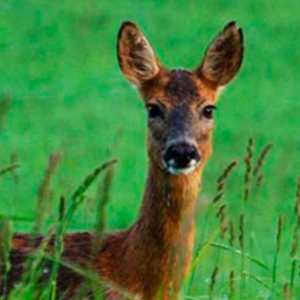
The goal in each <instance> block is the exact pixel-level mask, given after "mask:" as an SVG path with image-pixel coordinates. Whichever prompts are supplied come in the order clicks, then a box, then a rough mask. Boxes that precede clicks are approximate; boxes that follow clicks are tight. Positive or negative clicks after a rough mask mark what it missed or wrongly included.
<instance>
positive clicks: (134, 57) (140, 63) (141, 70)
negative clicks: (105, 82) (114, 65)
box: [117, 22, 161, 86]
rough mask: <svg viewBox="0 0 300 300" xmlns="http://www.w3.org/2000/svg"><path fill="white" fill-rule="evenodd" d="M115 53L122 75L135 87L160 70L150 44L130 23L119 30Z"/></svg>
mask: <svg viewBox="0 0 300 300" xmlns="http://www.w3.org/2000/svg"><path fill="white" fill-rule="evenodd" d="M117 51H118V59H119V65H120V68H121V70H122V72H123V74H124V75H125V77H126V78H127V79H128V80H129V81H131V82H132V83H134V84H136V85H137V86H141V85H142V84H143V82H145V81H147V80H150V79H152V78H154V77H155V76H156V75H157V74H158V73H159V71H160V69H161V65H160V63H159V61H158V59H157V57H156V55H155V53H154V51H153V49H152V47H151V45H150V43H149V42H148V41H147V39H146V37H145V36H144V34H143V33H142V32H141V31H140V30H139V28H138V27H137V26H136V25H135V24H133V23H131V22H125V23H123V24H122V26H121V28H120V31H119V35H118V46H117Z"/></svg>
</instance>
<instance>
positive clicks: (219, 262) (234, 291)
mask: <svg viewBox="0 0 300 300" xmlns="http://www.w3.org/2000/svg"><path fill="white" fill-rule="evenodd" d="M0 4H1V10H0V32H1V37H0V53H1V60H0V71H1V76H0V93H1V95H2V98H1V101H0V151H1V156H0V176H1V177H0V194H1V211H0V216H1V230H0V231H1V233H0V234H1V241H0V249H1V253H2V254H1V256H0V257H1V260H3V261H4V262H7V251H8V250H9V248H10V245H9V243H7V240H6V239H3V238H2V237H3V236H6V237H7V236H10V235H11V234H12V228H11V223H12V225H13V230H14V231H21V232H24V231H25V232H28V231H32V230H34V231H40V230H41V231H44V233H45V234H46V235H47V232H49V230H50V229H49V228H52V227H51V226H52V224H61V222H62V220H64V213H63V207H64V206H66V207H67V208H70V207H71V206H72V201H71V200H70V199H74V198H72V197H73V196H74V194H73V191H74V187H76V186H77V185H78V182H80V180H81V178H82V175H83V174H86V173H88V172H89V170H92V169H93V168H94V166H96V165H98V164H99V163H101V162H103V161H108V160H109V159H111V158H117V159H118V161H119V163H118V164H117V166H116V167H115V172H114V175H115V176H114V178H113V180H112V185H111V189H110V191H109V198H110V201H109V202H108V205H107V209H106V213H105V219H106V224H107V228H106V229H105V230H115V229H121V228H125V227H128V226H129V225H130V224H131V223H132V222H133V220H134V219H135V217H136V214H137V211H138V207H139V204H140V202H141V198H142V193H143V188H144V185H145V175H146V169H147V159H146V150H145V149H146V147H145V135H146V122H145V112H144V108H143V103H142V101H140V100H139V99H138V95H137V93H136V91H135V90H133V89H132V88H130V86H129V85H128V84H127V82H125V80H124V79H123V77H122V75H120V72H119V70H118V66H117V60H116V53H115V52H116V51H115V43H116V34H117V30H118V28H119V26H120V24H121V22H122V21H124V20H132V21H134V22H136V23H138V24H139V25H140V26H141V28H143V30H144V31H145V32H146V34H147V36H148V38H149V39H150V41H152V43H153V45H155V46H156V49H157V52H158V55H159V57H160V58H161V60H162V61H163V62H164V63H165V64H166V65H167V66H170V67H174V66H175V67H176V66H178V65H179V66H184V67H187V68H193V67H195V66H196V65H197V64H198V63H199V62H200V61H199V60H200V59H201V57H202V54H203V52H204V50H205V49H204V47H205V46H206V45H207V42H209V41H210V39H211V38H213V37H214V36H215V34H216V32H217V31H218V30H221V29H222V27H223V26H224V25H225V24H226V23H227V22H228V21H230V20H232V19H236V20H237V22H238V24H240V26H241V27H242V28H243V30H244V35H245V44H246V53H245V62H244V65H243V67H242V71H241V72H240V74H239V76H238V78H237V79H236V80H235V81H234V83H233V84H232V85H231V86H229V87H228V89H227V90H226V91H224V94H223V96H222V99H221V101H220V103H219V105H218V112H217V128H216V132H215V138H214V144H215V149H214V154H213V157H212V159H211V161H210V162H209V164H208V165H207V166H206V169H205V172H204V176H203V177H204V182H203V188H202V193H201V195H200V199H199V209H198V214H197V227H198V237H197V251H196V253H195V261H194V264H193V268H192V272H191V274H190V276H189V277H188V279H187V282H186V284H185V287H184V289H183V295H184V296H185V297H186V298H187V299H251V300H252V299H253V300H254V299H298V298H299V293H300V284H299V280H300V278H299V247H298V238H299V207H300V204H299V202H300V196H299V195H300V192H299V190H300V187H299V186H300V184H299V181H298V180H297V178H298V176H299V151H300V149H299V125H300V118H299V106H300V103H299V101H298V99H297V98H298V87H299V83H298V81H299V67H298V66H299V63H300V61H299V49H298V47H297V46H298V45H299V42H300V37H299V33H298V32H299V26H300V25H299V24H300V22H299V14H297V13H296V12H297V8H298V3H297V2H295V1H291V0H287V1H285V2H283V1H277V2H274V3H271V2H270V1H267V0H262V1H259V2H253V1H250V0H247V1H237V0H232V1H222V0H218V1H210V2H206V3H205V2H195V1H182V0H179V1H176V2H175V1H173V2H171V1H152V2H150V1H138V2H137V1H135V2H133V1H127V0H126V1H118V3H116V2H115V1H81V2H74V1H69V0H64V1H48V2H47V1H36V0H29V1H27V2H26V5H25V4H20V3H19V2H16V1H10V2H4V1H2V2H0ZM250 136H251V137H253V138H252V139H250V140H249V141H248V137H250ZM247 142H248V145H247V150H246V151H245V144H246V143H247ZM270 143H271V144H272V145H273V147H271V144H270ZM51 153H52V156H51V158H50V159H49V164H48V167H47V168H46V171H44V170H45V166H46V165H47V160H48V157H49V155H51ZM232 161H237V162H238V163H231V162H232ZM230 163H231V164H230ZM226 166H228V167H226ZM109 169H110V168H109ZM223 170H225V171H223ZM43 172H45V174H44V175H43ZM222 172H223V173H222ZM100 176H101V174H100ZM109 176H112V175H106V177H105V178H106V179H105V178H104V180H106V182H107V177H109ZM110 178H112V177H110ZM218 179H219V180H218ZM108 181H109V180H108ZM101 182H102V180H100V186H98V189H97V184H94V185H93V186H92V187H91V188H90V189H89V190H88V191H86V190H84V194H85V199H84V202H82V203H81V205H80V206H79V207H78V208H77V209H76V211H75V210H74V211H72V214H71V216H72V220H71V217H70V216H69V217H68V221H70V224H69V225H68V230H72V231H75V230H76V231H78V230H86V229H94V228H95V223H97V225H96V226H97V228H98V230H99V231H100V232H102V230H103V228H104V223H103V222H101V221H99V214H100V216H102V217H101V220H102V219H103V216H104V213H103V211H102V209H103V207H105V206H106V203H101V202H99V199H103V197H102V196H103V195H104V194H105V195H107V194H108V191H107V190H105V189H103V186H101ZM109 182H110V183H111V181H109ZM110 183H109V185H110ZM105 186H107V185H105ZM72 195H73V196H72ZM101 195H102V196H101ZM62 199H67V200H62ZM68 199H69V200H68ZM78 199H79V198H78ZM97 199H98V201H97ZM99 203H100V204H99ZM59 207H60V210H59ZM95 207H99V208H101V209H100V213H99V211H97V212H95V211H96V210H95ZM36 208H38V209H37V211H36ZM67 208H66V209H67ZM59 211H60V213H59ZM67 211H68V210H67ZM41 212H45V214H41ZM59 215H61V218H60V221H57V220H58V219H59ZM95 220H97V222H96V221H95ZM58 228H59V226H58ZM57 230H59V229H57ZM63 230H65V228H64V229H63ZM50 232H52V231H51V230H50ZM41 253H43V249H41ZM59 254H60V249H58V251H57V253H56V255H57V257H59ZM41 256H42V254H41ZM38 257H40V256H38ZM5 268H9V265H8V264H5ZM86 276H89V274H86ZM31 278H35V277H34V276H33V277H31ZM53 278H54V279H55V274H54V277H53ZM54 282H55V280H54ZM27 283H28V282H27ZM31 283H32V282H31ZM25 287H29V285H23V288H25ZM34 287H35V285H34V284H33V288H34ZM31 288H32V286H31ZM51 288H52V290H51V291H50V290H49V291H47V292H49V293H50V294H46V296H45V295H44V296H43V297H54V296H53V287H52V286H51V287H49V289H51ZM54 290H55V289H54ZM22 291H24V290H21V292H22ZM17 292H20V287H19V289H18V290H16V293H17ZM15 295H17V294H14V295H13V296H12V297H16V299H20V298H17V297H20V296H15ZM28 295H29V296H27V297H28V299H32V298H30V297H31V296H32V295H31V294H28ZM49 295H50V296H49ZM21 297H23V298H22V299H26V297H25V296H24V294H22V296H21ZM12 299H15V298H12ZM43 299H51V298H43Z"/></svg>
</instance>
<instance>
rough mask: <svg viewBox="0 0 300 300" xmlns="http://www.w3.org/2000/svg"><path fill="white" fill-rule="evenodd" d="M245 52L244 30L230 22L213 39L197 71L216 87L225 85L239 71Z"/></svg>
mask: <svg viewBox="0 0 300 300" xmlns="http://www.w3.org/2000/svg"><path fill="white" fill-rule="evenodd" d="M243 52H244V46H243V33H242V30H241V29H240V28H239V27H238V26H237V24H236V23H235V22H230V23H228V24H227V26H225V28H224V29H223V31H222V32H221V33H220V34H219V35H217V36H216V38H215V39H214V40H213V41H212V43H211V44H210V46H209V47H208V49H207V50H206V53H205V56H204V59H203V61H202V63H201V65H200V67H198V69H197V70H196V73H197V74H198V76H199V77H200V78H201V79H203V80H205V81H206V82H208V83H210V84H211V85H213V86H215V87H220V86H225V85H226V84H227V83H229V82H230V81H231V80H232V79H233V78H234V76H235V75H236V74H237V73H238V71H239V69H240V67H241V64H242V60H243Z"/></svg>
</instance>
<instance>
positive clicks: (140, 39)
mask: <svg viewBox="0 0 300 300" xmlns="http://www.w3.org/2000/svg"><path fill="white" fill-rule="evenodd" d="M117 51H118V59H119V64H120V67H121V70H122V72H123V74H124V75H125V77H126V78H127V79H128V80H129V81H130V82H132V83H133V84H134V85H136V86H137V87H138V89H139V91H140V94H141V96H142V98H143V100H144V103H145V106H146V109H147V111H148V127H149V130H148V154H149V156H150V162H151V163H152V164H155V166H156V167H158V168H160V169H161V170H162V171H164V172H166V173H168V174H171V175H180V174H185V175H187V174H190V173H193V172H195V171H197V170H199V169H201V166H202V165H203V164H204V162H205V161H206V160H207V158H208V157H209V156H210V153H211V148H212V147H211V139H212V131H213V126H214V110H215V108H216V102H217V98H218V94H219V91H220V90H221V89H222V88H223V87H224V86H225V85H227V84H228V83H229V82H230V81H231V80H232V79H233V78H234V77H235V75H236V74H237V73H238V71H239V69H240V66H241V63H242V59H243V35H242V31H241V29H240V28H239V27H238V26H237V25H236V23H235V22H231V23H229V24H228V25H227V26H226V27H225V28H224V29H223V31H222V32H221V33H219V34H218V35H217V36H216V37H215V39H214V40H213V41H212V43H211V44H210V46H209V47H208V49H207V50H206V53H205V55H204V58H203V60H202V62H201V63H200V64H199V66H198V67H196V68H195V70H191V71H189V70H182V69H167V68H165V67H164V66H163V65H162V64H161V63H160V61H159V60H158V58H157V56H156V55H155V52H154V50H153V48H152V47H151V45H150V43H149V42H148V40H147V39H146V37H145V35H144V34H143V33H142V32H141V30H140V29H139V28H138V27H137V26H136V25H135V24H133V23H131V22H125V23H123V25H122V27H121V29H120V31H119V36H118V47H117Z"/></svg>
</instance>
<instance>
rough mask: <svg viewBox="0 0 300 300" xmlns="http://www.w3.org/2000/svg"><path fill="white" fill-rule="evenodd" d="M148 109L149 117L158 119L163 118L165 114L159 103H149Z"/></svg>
mask: <svg viewBox="0 0 300 300" xmlns="http://www.w3.org/2000/svg"><path fill="white" fill-rule="evenodd" d="M147 110H148V117H149V119H156V118H161V119H162V118H163V116H164V113H163V110H162V108H161V107H160V105H158V104H148V105H147Z"/></svg>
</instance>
